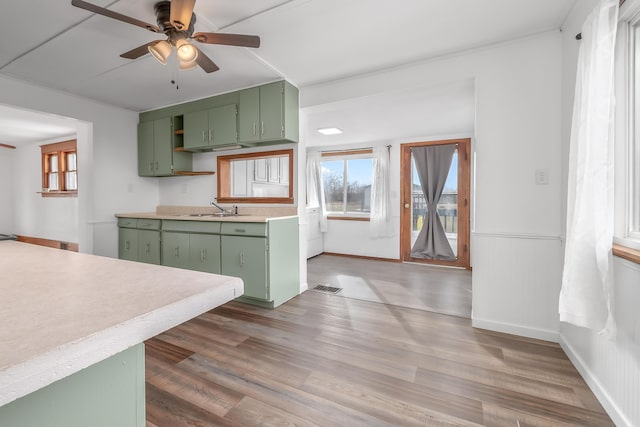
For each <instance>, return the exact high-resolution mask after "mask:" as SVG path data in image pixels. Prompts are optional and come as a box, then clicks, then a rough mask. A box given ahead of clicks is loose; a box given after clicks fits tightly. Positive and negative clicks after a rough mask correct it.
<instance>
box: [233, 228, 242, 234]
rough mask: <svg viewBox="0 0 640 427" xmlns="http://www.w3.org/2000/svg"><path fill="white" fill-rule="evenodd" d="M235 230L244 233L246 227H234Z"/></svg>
mask: <svg viewBox="0 0 640 427" xmlns="http://www.w3.org/2000/svg"><path fill="white" fill-rule="evenodd" d="M233 231H235V232H236V233H244V232H245V229H244V228H234V229H233Z"/></svg>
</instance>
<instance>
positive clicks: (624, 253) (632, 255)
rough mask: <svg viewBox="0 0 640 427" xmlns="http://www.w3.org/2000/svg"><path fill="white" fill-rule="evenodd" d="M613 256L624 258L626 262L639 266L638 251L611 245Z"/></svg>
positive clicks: (639, 253)
mask: <svg viewBox="0 0 640 427" xmlns="http://www.w3.org/2000/svg"><path fill="white" fill-rule="evenodd" d="M613 255H615V256H617V257H619V258H624V259H626V260H627V261H631V262H635V263H636V264H640V250H638V249H633V248H629V247H627V246H622V245H618V244H614V245H613Z"/></svg>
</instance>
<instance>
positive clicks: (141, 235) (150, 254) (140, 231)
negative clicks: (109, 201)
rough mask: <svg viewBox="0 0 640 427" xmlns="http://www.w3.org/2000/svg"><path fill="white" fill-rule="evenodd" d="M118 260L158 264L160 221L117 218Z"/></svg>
mask: <svg viewBox="0 0 640 427" xmlns="http://www.w3.org/2000/svg"><path fill="white" fill-rule="evenodd" d="M118 258H120V259H126V260H129V261H140V262H145V263H147V264H160V220H159V219H142V218H139V219H136V218H118Z"/></svg>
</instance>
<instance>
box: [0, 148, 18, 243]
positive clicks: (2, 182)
mask: <svg viewBox="0 0 640 427" xmlns="http://www.w3.org/2000/svg"><path fill="white" fill-rule="evenodd" d="M15 157H16V150H12V149H9V148H2V147H0V234H11V233H14V231H13V200H12V198H11V195H12V194H13V186H14V182H15V181H14V178H13V168H12V165H13V162H14V161H15Z"/></svg>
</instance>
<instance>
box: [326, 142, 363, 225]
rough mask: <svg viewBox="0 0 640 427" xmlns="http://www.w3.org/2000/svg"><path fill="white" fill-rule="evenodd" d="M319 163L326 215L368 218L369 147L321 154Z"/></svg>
mask: <svg viewBox="0 0 640 427" xmlns="http://www.w3.org/2000/svg"><path fill="white" fill-rule="evenodd" d="M321 164H322V183H323V187H324V197H325V205H326V212H327V214H328V215H329V217H331V216H341V219H343V218H344V217H354V218H363V219H365V218H368V217H369V213H370V212H371V174H372V168H373V152H372V150H370V149H366V150H355V151H340V152H327V153H322V162H321Z"/></svg>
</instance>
